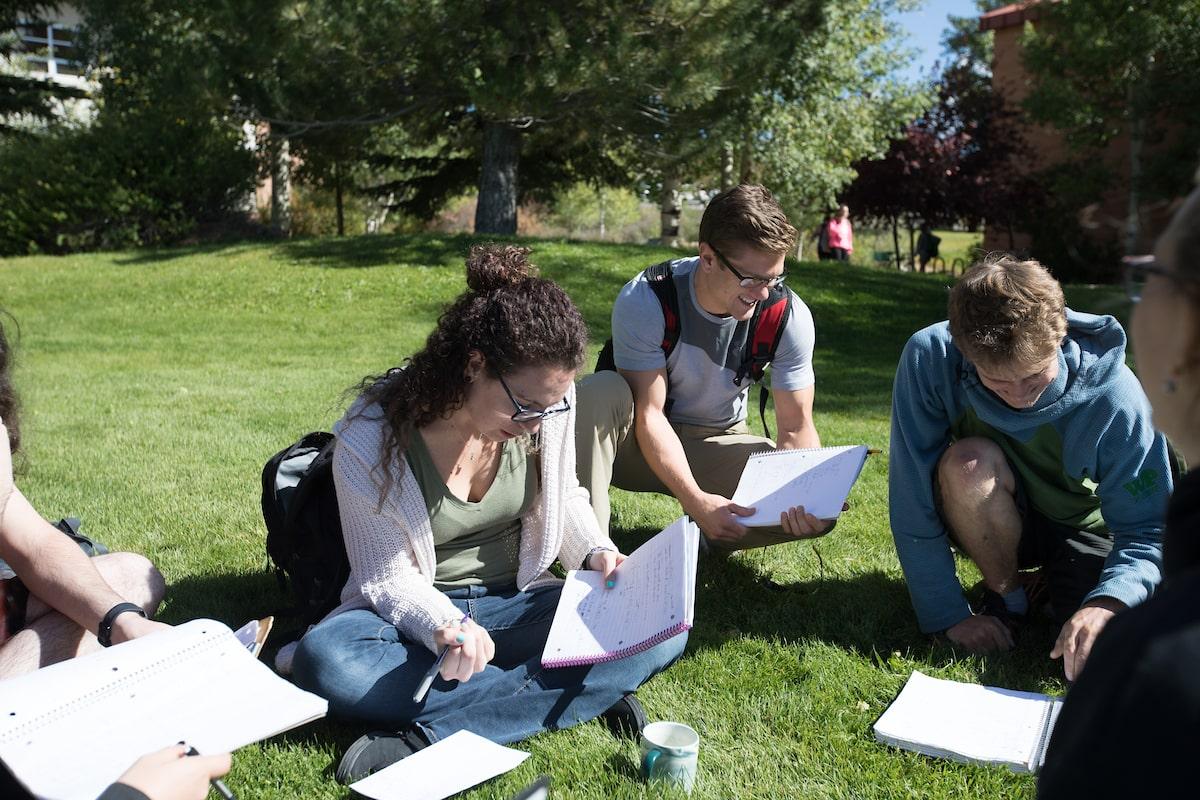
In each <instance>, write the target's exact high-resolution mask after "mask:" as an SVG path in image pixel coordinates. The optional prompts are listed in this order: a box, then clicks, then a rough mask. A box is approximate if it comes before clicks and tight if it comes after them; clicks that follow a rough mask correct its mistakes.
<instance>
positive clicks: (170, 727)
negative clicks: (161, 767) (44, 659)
mask: <svg viewBox="0 0 1200 800" xmlns="http://www.w3.org/2000/svg"><path fill="white" fill-rule="evenodd" d="M326 707H327V704H326V702H325V700H323V699H322V698H320V697H317V696H316V695H314V694H309V693H308V692H305V691H303V690H301V689H298V688H296V687H295V686H293V685H292V684H290V683H288V682H287V681H285V680H283V679H282V678H280V677H279V676H277V675H276V674H275V673H274V672H272V671H271V669H270V668H269V667H267V666H266V665H265V664H263V663H262V662H260V661H259V660H258V659H257V658H255V656H254V655H252V654H251V652H250V650H249V649H248V647H247V645H246V644H245V643H243V642H240V641H238V639H237V637H236V636H235V635H234V634H233V632H232V631H230V630H229V628H227V627H225V626H224V625H222V624H221V623H219V622H214V621H213V620H210V619H198V620H192V621H191V622H187V623H184V624H183V625H177V626H175V627H173V628H169V629H168V630H165V631H162V632H160V633H155V634H153V635H151V636H145V637H142V638H140V639H134V640H133V641H130V642H125V643H123V644H119V645H115V646H113V647H110V648H108V649H107V650H101V651H100V652H98V653H92V654H91V655H87V656H82V657H80V658H75V659H71V660H70V661H64V662H62V663H60V664H55V665H53V666H50V667H46V668H44V669H40V670H37V671H36V672H31V673H28V674H26V675H21V676H19V677H16V678H12V679H10V680H6V681H0V760H3V762H4V764H5V765H6V766H7V767H8V769H9V771H10V772H12V774H13V775H14V776H16V778H17V779H18V780H19V781H20V782H21V783H22V784H24V785H25V787H26V788H28V789H29V791H30V792H31V793H33V794H34V795H36V796H38V797H42V798H52V799H53V800H74V799H75V798H86V800H95V798H96V797H97V796H98V795H99V794H100V793H101V792H102V791H103V790H104V788H105V787H106V786H108V785H109V784H110V783H112V782H113V781H115V780H116V779H117V778H118V777H119V776H120V775H121V773H123V772H124V771H125V770H126V769H128V768H129V766H130V765H131V764H132V763H133V762H134V761H136V760H137V759H138V758H140V757H141V756H142V755H144V754H146V753H149V752H153V751H155V750H160V749H162V748H163V747H167V746H169V745H172V744H175V743H176V742H179V741H186V742H187V743H188V744H190V745H192V746H193V747H195V748H196V749H197V750H198V751H200V752H201V753H224V752H228V751H230V750H236V749H237V748H239V747H242V746H243V745H247V744H250V743H251V742H256V741H258V740H260V739H265V738H267V737H268V736H274V735H275V734H277V733H282V732H283V731H286V730H289V729H291V728H294V727H296V726H297V725H302V724H304V723H305V722H308V721H310V720H314V719H317V718H319V717H323V716H325V711H326ZM64 767H68V768H64Z"/></svg>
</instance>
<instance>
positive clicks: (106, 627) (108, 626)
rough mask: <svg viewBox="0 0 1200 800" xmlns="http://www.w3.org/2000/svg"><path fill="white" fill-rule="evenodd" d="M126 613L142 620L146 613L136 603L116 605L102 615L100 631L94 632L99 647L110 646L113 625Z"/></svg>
mask: <svg viewBox="0 0 1200 800" xmlns="http://www.w3.org/2000/svg"><path fill="white" fill-rule="evenodd" d="M126 611H131V612H133V613H134V614H137V615H138V616H140V617H142V618H143V619H145V617H146V612H145V611H143V610H142V607H141V606H139V605H138V604H137V603H117V604H116V605H115V606H113V607H112V608H110V609H109V610H108V613H107V614H105V615H104V619H102V620H100V630H98V631H96V640H97V641H98V642H100V646H101V647H109V646H110V645H112V626H113V623H114V622H116V621H117V617H119V616H121V615H122V614H124V613H125V612H126Z"/></svg>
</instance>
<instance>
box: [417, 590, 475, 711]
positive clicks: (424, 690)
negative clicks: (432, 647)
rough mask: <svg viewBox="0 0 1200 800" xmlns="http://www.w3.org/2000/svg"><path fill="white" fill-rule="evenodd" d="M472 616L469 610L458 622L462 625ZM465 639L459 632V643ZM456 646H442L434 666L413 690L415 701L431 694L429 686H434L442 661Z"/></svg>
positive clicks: (420, 700)
mask: <svg viewBox="0 0 1200 800" xmlns="http://www.w3.org/2000/svg"><path fill="white" fill-rule="evenodd" d="M470 618H471V613H470V612H467V613H466V614H463V618H462V619H460V620H459V621H458V624H459V625H460V626H461V625H462V624H463V623H465V622H466V621H467V620H469V619H470ZM463 641H464V638H463V634H459V638H458V643H459V644H462V642H463ZM456 646H457V645H452V644H448V645H446V646H445V647H443V648H442V652H440V653H438V657H437V658H435V659H434V660H433V666H431V667H430V668H429V670H428V671H427V672H426V673H425V677H423V678H421V683H420V684H418V685H417V690H416V691H415V692H413V702H414V703H420V702H422V701H423V700H424V699H425V695H427V694H429V687H430V686H433V679H434V678H436V677H437V675H438V672H439V671H440V670H441V668H442V662H444V661H445V660H446V654H447V653H449V652H450V648H451V647H456Z"/></svg>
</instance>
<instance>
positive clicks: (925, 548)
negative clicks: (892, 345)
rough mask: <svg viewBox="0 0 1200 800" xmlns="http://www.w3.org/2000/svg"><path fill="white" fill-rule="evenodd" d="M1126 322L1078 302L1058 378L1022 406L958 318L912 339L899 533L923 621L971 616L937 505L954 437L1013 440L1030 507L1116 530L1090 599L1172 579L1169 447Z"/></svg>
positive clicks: (897, 483) (902, 407)
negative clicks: (936, 478) (1166, 562)
mask: <svg viewBox="0 0 1200 800" xmlns="http://www.w3.org/2000/svg"><path fill="white" fill-rule="evenodd" d="M1125 343H1126V340H1125V331H1124V330H1122V328H1121V326H1120V324H1119V323H1118V322H1117V321H1116V320H1115V319H1113V318H1112V317H1109V316H1095V315H1092V314H1081V313H1076V312H1074V311H1071V310H1070V309H1068V310H1067V336H1066V338H1065V339H1064V340H1063V344H1062V347H1061V348H1060V349H1059V355H1058V361H1059V364H1058V366H1059V370H1058V377H1057V378H1055V380H1054V382H1053V383H1051V384H1050V386H1048V387H1047V388H1046V390H1045V391H1044V392H1043V393H1042V396H1041V397H1040V398H1039V399H1038V401H1037V403H1036V404H1035V405H1034V406H1033V407H1032V408H1028V409H1021V410H1017V409H1014V408H1011V407H1010V406H1008V405H1007V404H1006V403H1004V401H1002V400H1001V399H1000V398H998V397H997V396H996V395H994V394H992V392H991V391H989V390H988V389H987V388H986V387H984V385H983V384H982V383H981V382H980V380H979V375H978V373H976V371H975V368H974V366H973V365H972V364H971V363H970V362H968V361H967V360H966V359H965V358H963V355H962V353H961V352H959V350H958V348H957V347H955V345H954V342H953V341H952V340H951V336H950V326H949V323H947V322H940V323H938V324H936V325H931V326H929V327H928V328H925V329H924V330H921V331H918V332H917V333H915V334H913V336H912V337H911V338H910V339H909V340H908V344H907V345H905V348H904V353H903V355H901V357H900V365H899V367H898V368H897V370H896V382H895V386H894V391H893V395H892V438H891V445H890V454H889V464H888V488H889V508H890V513H891V525H892V536H893V538H894V539H895V543H896V553H897V555H898V556H899V559H900V566H901V567H902V568H903V569H904V577H905V579H906V580H907V582H908V592H909V595H910V597H911V598H912V603H913V608H914V609H915V610H916V612H917V623H918V625H920V628H921V630H922V631H924V632H926V633H932V632H936V631H942V630H945V629H946V628H949V627H950V626H952V625H955V624H957V623H958V622H961V621H962V620H964V619H966V618H967V617H968V616H969V615H970V614H971V609H970V606H969V605H968V604H967V600H966V597H965V596H964V595H963V590H962V585H961V584H960V583H959V582H958V577H957V575H956V573H955V569H954V557H953V555H952V554H951V552H950V543H949V540H948V538H947V535H946V529H945V527H944V526H943V524H942V521H941V518H940V517H939V516H938V513H937V510H936V509H935V507H934V501H933V475H934V469H935V468H936V466H937V462H938V459H939V458H941V456H942V454H943V453H944V452H945V450H946V447H947V446H948V445H949V444H950V443H951V442H952V441H955V440H957V439H960V438H965V437H968V436H984V437H987V438H988V439H991V440H992V441H994V442H995V443H996V444H998V445H999V446H1000V447H1001V449H1003V450H1004V453H1005V455H1006V456H1007V457H1008V460H1009V463H1010V464H1011V465H1012V467H1013V469H1014V471H1015V472H1016V474H1017V477H1018V479H1019V480H1020V481H1021V483H1022V485H1023V489H1024V491H1025V494H1026V497H1027V498H1028V501H1029V505H1030V506H1031V507H1032V508H1033V509H1034V510H1036V511H1037V512H1039V513H1040V514H1042V515H1043V516H1045V517H1047V518H1048V519H1050V520H1053V521H1054V522H1058V523H1061V524H1063V525H1067V526H1071V527H1074V528H1077V529H1080V530H1087V531H1090V532H1092V533H1100V534H1105V535H1109V536H1111V537H1112V539H1113V549H1112V552H1111V553H1110V554H1109V555H1108V557H1107V559H1106V560H1105V562H1104V568H1103V570H1102V572H1101V574H1100V581H1099V583H1098V584H1097V585H1096V588H1095V589H1094V590H1092V592H1091V593H1089V594H1088V595H1087V597H1086V598H1085V600H1090V599H1092V598H1094V597H1112V598H1115V599H1117V600H1120V601H1121V602H1123V603H1125V604H1126V605H1129V606H1133V605H1136V604H1137V603H1140V602H1142V601H1143V600H1145V599H1146V598H1147V597H1149V596H1150V594H1151V593H1152V592H1153V591H1154V587H1155V586H1157V585H1158V583H1159V581H1160V579H1161V568H1162V536H1163V519H1164V514H1165V512H1166V506H1167V498H1168V497H1169V496H1170V494H1171V468H1170V461H1169V459H1170V457H1171V456H1170V454H1169V452H1168V449H1167V443H1166V440H1165V439H1164V438H1163V436H1162V434H1159V433H1156V432H1155V430H1154V428H1153V427H1152V426H1151V423H1150V404H1149V402H1148V401H1147V399H1146V395H1145V394H1144V393H1143V392H1142V388H1141V386H1140V385H1139V384H1138V381H1137V378H1136V377H1135V376H1134V374H1133V372H1131V371H1130V369H1129V368H1128V367H1127V366H1126V365H1125Z"/></svg>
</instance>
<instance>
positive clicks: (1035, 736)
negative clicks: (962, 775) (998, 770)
mask: <svg viewBox="0 0 1200 800" xmlns="http://www.w3.org/2000/svg"><path fill="white" fill-rule="evenodd" d="M1048 705H1049V706H1052V707H1051V708H1048ZM1061 705H1062V701H1060V700H1057V699H1055V698H1051V697H1048V696H1047V695H1043V694H1036V693H1033V692H1018V691H1014V690H1011V689H998V688H995V687H992V686H980V685H978V684H974V683H959V682H958V681H949V680H941V679H938V678H931V677H929V676H928V675H924V674H922V673H920V672H913V674H912V675H911V676H909V679H908V682H907V683H905V685H904V689H903V690H902V691H901V692H900V695H899V697H897V698H896V700H895V701H894V702H893V703H892V704H891V706H889V707H888V709H887V711H885V712H884V714H883V716H881V717H880V718H879V721H878V722H876V723H875V738H876V739H878V740H879V741H881V742H884V743H886V744H892V745H895V746H897V747H904V748H906V749H910V750H916V751H917V752H921V753H925V754H927V755H934V756H941V757H944V758H951V759H956V760H959V761H970V762H978V763H999V764H1007V765H1009V766H1012V767H1016V768H1018V769H1021V770H1023V771H1031V770H1035V769H1037V768H1038V767H1039V766H1040V762H1041V756H1043V755H1044V754H1043V753H1041V752H1040V750H1039V748H1040V745H1041V744H1042V743H1043V741H1044V740H1045V738H1047V737H1048V735H1049V732H1048V731H1045V728H1046V727H1047V726H1046V721H1047V711H1050V712H1051V716H1050V720H1049V722H1050V725H1049V727H1050V728H1052V727H1053V722H1054V719H1055V718H1056V717H1057V711H1058V708H1059V707H1061ZM1044 732H1045V735H1043V734H1044Z"/></svg>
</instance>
